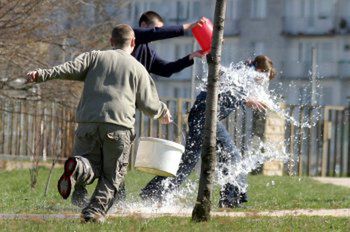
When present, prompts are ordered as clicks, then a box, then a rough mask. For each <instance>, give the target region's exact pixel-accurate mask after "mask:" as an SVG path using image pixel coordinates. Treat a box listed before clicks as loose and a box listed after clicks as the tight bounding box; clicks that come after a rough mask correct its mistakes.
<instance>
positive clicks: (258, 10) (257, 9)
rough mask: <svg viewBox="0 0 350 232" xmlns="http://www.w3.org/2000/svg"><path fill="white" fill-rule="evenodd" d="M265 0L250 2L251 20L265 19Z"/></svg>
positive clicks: (252, 0)
mask: <svg viewBox="0 0 350 232" xmlns="http://www.w3.org/2000/svg"><path fill="white" fill-rule="evenodd" d="M266 10H267V9H266V0H251V11H250V12H251V14H250V16H251V18H253V19H263V18H265V17H266Z"/></svg>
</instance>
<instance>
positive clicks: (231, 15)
mask: <svg viewBox="0 0 350 232" xmlns="http://www.w3.org/2000/svg"><path fill="white" fill-rule="evenodd" d="M237 9H238V2H237V0H228V1H227V7H226V19H228V20H234V19H237V18H238V17H237Z"/></svg>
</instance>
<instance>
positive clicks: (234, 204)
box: [219, 200, 242, 209]
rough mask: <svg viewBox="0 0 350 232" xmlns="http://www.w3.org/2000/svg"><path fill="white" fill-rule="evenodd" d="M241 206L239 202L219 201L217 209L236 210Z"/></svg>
mask: <svg viewBox="0 0 350 232" xmlns="http://www.w3.org/2000/svg"><path fill="white" fill-rule="evenodd" d="M241 207H242V206H241V204H240V203H239V201H237V200H235V201H229V200H220V201H219V208H221V209H225V208H226V209H236V208H241Z"/></svg>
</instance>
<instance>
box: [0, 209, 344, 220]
mask: <svg viewBox="0 0 350 232" xmlns="http://www.w3.org/2000/svg"><path fill="white" fill-rule="evenodd" d="M191 214H192V209H188V210H184V211H183V212H181V213H179V212H176V213H164V212H163V213H156V212H155V213H150V212H148V213H142V212H135V213H124V214H111V215H109V218H116V217H128V216H138V217H141V218H156V217H164V216H170V217H191ZM212 216H213V217H232V218H237V217H285V216H321V217H325V216H331V217H349V218H350V209H317V210H311V209H297V210H274V211H260V212H224V211H223V212H212ZM78 218H79V214H0V220H6V219H20V220H48V219H78Z"/></svg>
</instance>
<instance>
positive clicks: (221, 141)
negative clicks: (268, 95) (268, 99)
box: [140, 55, 276, 208]
mask: <svg viewBox="0 0 350 232" xmlns="http://www.w3.org/2000/svg"><path fill="white" fill-rule="evenodd" d="M237 69H238V72H236V73H235V74H239V73H240V72H239V70H243V69H250V71H252V72H253V73H254V72H255V74H254V77H253V78H250V79H252V80H253V81H252V82H249V81H241V80H240V78H239V76H235V75H232V74H231V73H228V72H227V70H226V69H225V68H222V71H221V79H220V91H219V98H218V99H219V100H218V101H219V102H218V103H219V108H218V124H217V149H218V151H220V152H218V156H219V157H218V162H219V170H220V172H221V174H222V175H223V176H229V175H230V170H229V168H227V167H229V166H230V164H232V165H231V167H234V164H235V163H238V162H239V161H240V160H241V159H242V157H241V154H240V153H239V151H238V149H237V148H236V147H235V145H234V144H233V141H232V139H231V137H230V134H229V133H228V131H227V130H226V128H225V127H224V125H223V124H222V122H220V121H221V120H223V119H225V118H227V117H228V116H229V115H230V114H231V113H232V112H233V111H234V110H235V109H237V108H238V107H245V106H247V107H249V108H252V109H253V110H258V111H264V110H265V109H266V105H265V104H264V103H262V102H260V101H259V100H257V98H256V93H254V92H252V89H253V88H251V87H252V86H251V85H252V84H254V83H255V85H258V86H261V87H262V88H266V82H268V80H271V79H273V78H274V77H275V73H276V72H275V69H274V67H273V63H272V61H271V59H270V58H268V57H267V56H264V55H260V56H257V57H255V59H254V60H253V61H247V62H245V63H244V64H243V65H241V67H237ZM256 74H258V75H256ZM266 79H267V81H265V80H266ZM206 96H207V92H206V90H203V91H201V92H200V93H199V95H198V96H197V97H196V101H195V103H194V105H193V106H192V108H191V110H190V113H189V117H188V126H189V133H188V134H187V138H186V147H185V152H184V153H183V155H182V160H181V163H180V166H179V169H178V171H177V175H176V177H161V176H156V177H154V178H153V179H152V180H151V181H150V182H149V183H148V184H147V185H146V186H145V187H144V188H143V189H142V190H141V194H140V196H141V198H142V199H143V200H145V201H151V202H154V203H159V202H160V203H161V202H162V200H164V199H165V198H166V195H167V194H169V193H170V192H172V191H174V190H175V189H176V188H178V187H179V186H180V185H181V184H182V183H183V182H184V181H185V179H186V178H187V177H188V176H189V174H190V173H191V172H192V170H193V169H194V167H195V166H196V164H197V162H198V161H199V158H200V153H201V146H202V138H203V129H204V124H205V107H206ZM242 186H243V187H242ZM246 186H247V178H246V175H245V174H241V175H238V176H237V179H236V180H229V181H227V182H226V183H224V184H223V185H222V187H221V191H220V201H219V207H221V208H235V207H239V206H240V204H241V203H243V202H247V194H246V192H245V191H246Z"/></svg>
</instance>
